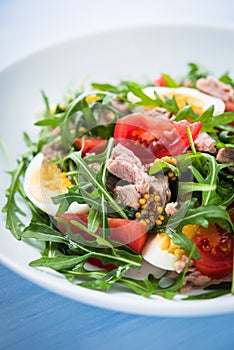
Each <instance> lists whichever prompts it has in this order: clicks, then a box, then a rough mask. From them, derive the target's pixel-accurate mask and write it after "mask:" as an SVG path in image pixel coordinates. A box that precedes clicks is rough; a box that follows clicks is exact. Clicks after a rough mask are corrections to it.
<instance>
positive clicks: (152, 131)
mask: <svg viewBox="0 0 234 350" xmlns="http://www.w3.org/2000/svg"><path fill="white" fill-rule="evenodd" d="M201 126H202V123H201V122H196V123H193V124H190V123H189V122H188V121H186V120H183V121H179V122H173V121H172V120H170V119H168V118H167V117H165V116H153V115H150V114H142V113H133V114H130V115H127V116H125V117H123V118H121V119H119V120H118V122H117V124H116V127H115V131H114V138H115V143H116V144H117V143H121V144H122V145H123V146H125V147H127V148H129V149H131V150H132V151H133V152H134V153H135V154H136V155H137V156H138V157H139V158H140V159H141V161H142V163H143V164H146V163H150V162H152V161H154V159H155V158H161V157H164V156H170V155H172V156H176V155H179V154H181V153H184V152H185V151H186V150H187V149H188V147H189V145H190V143H189V140H188V136H187V129H186V128H187V127H189V128H190V130H191V134H192V138H193V140H195V139H196V138H197V136H198V134H199V132H200V130H201ZM142 146H143V147H142Z"/></svg>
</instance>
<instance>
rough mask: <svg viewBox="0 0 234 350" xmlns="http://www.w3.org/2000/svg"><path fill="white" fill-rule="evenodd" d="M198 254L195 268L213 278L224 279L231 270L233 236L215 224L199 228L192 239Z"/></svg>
mask: <svg viewBox="0 0 234 350" xmlns="http://www.w3.org/2000/svg"><path fill="white" fill-rule="evenodd" d="M193 242H194V243H196V246H197V249H198V251H199V253H200V259H199V260H194V264H195V266H196V268H197V269H198V270H199V271H200V272H201V273H202V274H204V275H207V276H209V277H213V278H221V277H225V276H226V275H228V274H229V273H231V272H232V268H233V236H232V235H231V234H229V233H227V232H225V231H224V230H223V229H222V228H220V227H219V226H218V225H216V224H210V225H209V227H208V228H204V227H200V228H199V229H198V231H197V233H196V235H195V236H194V237H193Z"/></svg>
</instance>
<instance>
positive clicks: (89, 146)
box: [75, 136, 106, 157]
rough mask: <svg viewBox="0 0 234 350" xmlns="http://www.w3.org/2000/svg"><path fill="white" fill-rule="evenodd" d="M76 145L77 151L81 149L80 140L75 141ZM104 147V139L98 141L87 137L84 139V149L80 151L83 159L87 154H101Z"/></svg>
mask: <svg viewBox="0 0 234 350" xmlns="http://www.w3.org/2000/svg"><path fill="white" fill-rule="evenodd" d="M75 143H76V145H77V146H78V147H79V149H81V148H82V138H76V139H75ZM105 147H106V139H98V138H95V137H91V136H87V137H85V139H84V148H83V151H82V157H84V156H85V155H86V154H87V153H92V152H94V153H96V154H99V153H102V152H103V151H104V150H105Z"/></svg>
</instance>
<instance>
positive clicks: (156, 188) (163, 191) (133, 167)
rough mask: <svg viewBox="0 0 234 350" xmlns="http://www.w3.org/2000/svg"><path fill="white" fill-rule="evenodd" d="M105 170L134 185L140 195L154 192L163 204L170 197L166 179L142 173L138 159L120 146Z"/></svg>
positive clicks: (113, 153)
mask: <svg viewBox="0 0 234 350" xmlns="http://www.w3.org/2000/svg"><path fill="white" fill-rule="evenodd" d="M107 169H108V170H109V172H110V173H111V174H113V175H115V176H117V177H118V178H120V179H122V180H125V181H127V182H129V183H130V184H132V185H134V187H135V189H136V191H137V192H138V193H140V194H141V195H143V194H145V193H148V192H151V193H153V192H155V193H158V194H159V195H160V196H161V198H162V201H163V202H165V201H167V200H168V199H169V197H170V190H169V187H168V179H167V177H166V176H160V177H158V178H156V177H154V176H149V175H148V174H147V173H146V172H145V171H144V167H143V165H142V163H141V161H140V159H139V158H138V157H136V156H135V154H134V153H133V152H132V151H130V150H129V149H127V148H126V147H124V146H122V145H121V144H118V145H117V146H116V147H115V148H114V149H113V152H112V155H111V158H110V159H109V160H108V162H107Z"/></svg>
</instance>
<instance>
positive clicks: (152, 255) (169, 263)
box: [142, 236, 179, 271]
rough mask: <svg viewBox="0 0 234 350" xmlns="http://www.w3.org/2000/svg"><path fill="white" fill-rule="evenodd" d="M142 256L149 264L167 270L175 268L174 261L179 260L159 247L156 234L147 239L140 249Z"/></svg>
mask: <svg viewBox="0 0 234 350" xmlns="http://www.w3.org/2000/svg"><path fill="white" fill-rule="evenodd" d="M142 257H143V259H144V260H146V261H147V262H149V263H150V264H152V265H154V266H156V267H159V268H160V269H165V270H169V271H174V270H175V263H176V262H177V261H178V260H179V258H178V257H176V256H175V255H173V254H171V253H168V252H167V250H162V249H161V248H160V246H159V244H158V242H157V240H156V236H153V237H150V238H149V239H148V241H147V242H146V244H145V246H144V248H143V250H142Z"/></svg>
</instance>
